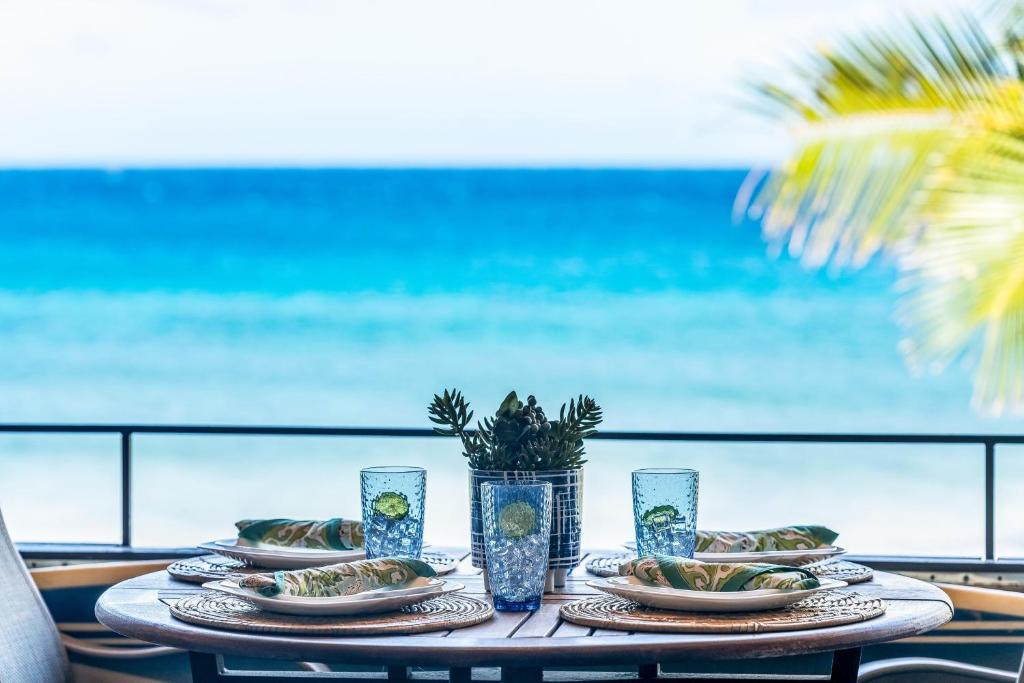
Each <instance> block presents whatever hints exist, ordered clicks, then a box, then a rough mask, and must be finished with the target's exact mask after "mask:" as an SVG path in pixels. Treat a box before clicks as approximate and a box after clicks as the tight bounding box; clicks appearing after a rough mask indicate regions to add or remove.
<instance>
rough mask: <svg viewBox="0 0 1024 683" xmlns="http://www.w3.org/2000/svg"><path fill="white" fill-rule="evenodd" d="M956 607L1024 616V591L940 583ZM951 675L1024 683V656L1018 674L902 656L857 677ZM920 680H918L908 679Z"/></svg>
mask: <svg viewBox="0 0 1024 683" xmlns="http://www.w3.org/2000/svg"><path fill="white" fill-rule="evenodd" d="M940 588H942V590H943V591H945V593H946V594H947V595H948V596H949V597H950V599H951V600H952V601H953V605H954V607H955V608H956V609H964V610H973V611H976V612H985V613H988V614H995V615H1000V616H1006V617H1024V594H1022V593H1011V592H1009V591H1003V590H994V589H990V588H976V587H974V586H954V585H951V584H940ZM923 673H934V674H947V675H955V676H962V677H964V678H971V679H974V680H978V681H1001V682H1002V683H1024V658H1022V660H1021V664H1020V667H1019V669H1018V670H1017V672H1016V673H1014V672H1012V671H1003V670H1001V669H993V668H991V667H987V666H978V665H975V664H965V663H963V662H955V661H952V660H949V659H938V658H933V657H898V658H895V659H883V660H880V661H877V662H870V663H868V664H864V665H862V666H861V668H860V674H859V675H858V677H857V680H858V681H859V682H866V681H873V680H876V679H878V678H881V677H883V676H891V675H897V674H923ZM904 680H917V679H904Z"/></svg>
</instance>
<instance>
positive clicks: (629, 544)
mask: <svg viewBox="0 0 1024 683" xmlns="http://www.w3.org/2000/svg"><path fill="white" fill-rule="evenodd" d="M622 546H623V547H624V548H627V549H629V550H632V551H633V552H636V542H635V541H626V542H625V543H623V544H622ZM845 553H846V550H844V549H843V548H840V547H838V546H834V545H830V546H828V547H825V548H811V549H809V550H765V551H760V552H734V553H694V554H693V559H695V560H700V561H701V562H767V563H769V564H783V565H786V566H790V567H798V566H800V565H804V564H808V563H810V562H820V561H822V560H827V559H829V558H832V557H838V556H839V555H843V554H845Z"/></svg>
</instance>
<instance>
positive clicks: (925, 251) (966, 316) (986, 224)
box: [899, 135, 1024, 414]
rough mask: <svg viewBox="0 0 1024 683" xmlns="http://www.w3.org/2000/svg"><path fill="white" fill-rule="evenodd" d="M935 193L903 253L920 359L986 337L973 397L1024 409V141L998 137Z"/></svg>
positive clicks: (911, 350) (943, 355)
mask: <svg viewBox="0 0 1024 683" xmlns="http://www.w3.org/2000/svg"><path fill="white" fill-rule="evenodd" d="M957 171H958V173H957V176H956V177H957V180H956V182H955V183H949V184H946V185H944V186H943V187H942V188H940V189H937V190H935V191H934V192H932V193H930V194H929V200H928V203H927V204H926V205H925V206H924V207H923V213H924V215H925V216H926V220H927V225H928V229H927V231H925V232H924V233H923V235H922V237H921V239H920V240H919V241H918V243H917V244H916V245H915V247H914V249H913V250H911V251H908V252H907V253H906V254H905V255H904V256H903V257H902V259H901V263H900V265H901V269H902V271H903V286H904V288H905V289H906V290H907V296H906V298H905V299H904V300H903V302H902V303H901V306H900V309H899V317H900V319H901V322H903V324H904V325H905V326H906V327H907V329H908V331H909V332H910V336H909V338H908V339H907V340H906V341H905V342H904V350H905V351H906V352H907V356H908V359H909V360H910V361H911V363H912V365H915V366H924V365H927V366H929V367H931V368H933V369H941V368H942V367H944V366H945V365H946V364H948V363H949V362H950V361H952V360H954V359H956V358H957V357H959V356H960V355H961V354H962V353H963V351H964V349H965V348H969V347H970V346H971V344H972V342H975V341H977V342H979V343H980V353H979V358H978V364H977V373H976V376H975V386H974V403H975V406H976V407H978V408H979V409H981V410H985V411H988V412H991V413H993V414H999V413H1001V412H1003V411H1004V410H1012V411H1015V412H1019V411H1020V410H1021V408H1022V407H1024V140H1022V139H1020V138H1017V137H1013V136H1009V135H1003V136H995V137H993V138H992V140H991V141H990V143H989V144H988V145H987V146H986V148H985V149H983V150H981V151H980V152H977V153H975V154H972V155H971V156H970V157H968V158H966V159H962V160H958V164H957Z"/></svg>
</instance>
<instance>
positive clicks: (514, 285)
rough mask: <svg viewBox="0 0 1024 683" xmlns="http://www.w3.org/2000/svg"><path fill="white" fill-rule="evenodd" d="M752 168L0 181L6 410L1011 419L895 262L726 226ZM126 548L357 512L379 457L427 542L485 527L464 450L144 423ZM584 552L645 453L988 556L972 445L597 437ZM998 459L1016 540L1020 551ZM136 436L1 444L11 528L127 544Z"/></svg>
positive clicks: (848, 524) (992, 423) (238, 417)
mask: <svg viewBox="0 0 1024 683" xmlns="http://www.w3.org/2000/svg"><path fill="white" fill-rule="evenodd" d="M743 177H744V172H743V171H739V170H736V171H727V170H722V171H708V170H366V169H324V170H319V169H317V170H299V169H287V170H278V169H265V170H263V169H259V170H256V169H253V170H216V169H210V170H192V169H181V170H125V171H103V170H62V171H6V172H0V351H2V356H0V358H2V360H0V420H3V421H6V422H146V423H170V422H183V423H203V424H207V423H230V424H291V425H377V426H403V427H423V426H427V425H428V424H429V423H428V422H427V419H426V406H427V404H428V403H429V401H430V399H431V397H432V394H433V393H434V392H436V391H439V390H441V389H443V388H444V387H459V388H461V389H462V390H463V391H464V392H465V393H466V395H467V396H468V398H469V399H470V400H471V401H472V402H473V405H474V407H475V408H476V409H477V411H478V414H484V413H488V412H492V411H493V410H494V409H495V408H496V407H497V404H498V403H499V402H500V400H501V399H502V397H504V395H505V394H506V393H507V392H508V391H509V390H511V389H515V390H517V391H518V392H519V393H520V394H521V395H523V396H525V395H527V394H531V393H532V394H535V395H536V396H537V397H538V399H539V400H540V402H541V404H542V405H544V406H545V407H546V408H547V410H548V412H549V413H551V412H557V408H558V406H559V405H560V404H561V403H562V402H563V401H565V400H568V399H569V398H570V397H572V396H575V395H577V394H579V393H587V394H590V395H592V396H594V397H595V398H597V399H598V400H599V402H600V403H601V405H602V406H603V407H604V410H605V416H606V421H605V427H607V428H608V429H653V430H736V431H749V430H792V431H883V432H888V431H899V432H943V433H946V432H968V431H969V432H977V431H983V432H1015V431H1020V427H1021V422H1020V420H1019V419H1016V420H1014V419H1001V420H993V419H989V418H984V417H981V416H978V415H976V414H974V413H973V412H972V411H971V409H970V390H971V387H970V381H971V377H970V367H969V363H964V364H959V365H957V366H954V367H951V368H949V369H948V370H947V371H946V372H945V373H943V374H941V375H927V376H914V375H912V374H911V373H910V372H909V371H908V370H907V368H906V366H905V365H904V363H903V359H902V358H901V356H900V353H899V350H898V343H899V340H900V338H901V331H900V329H899V327H898V326H897V324H896V323H895V322H894V320H893V310H894V303H895V301H896V299H897V292H896V291H895V281H896V276H895V272H894V270H893V268H892V267H891V265H889V264H886V263H884V262H882V263H877V264H874V265H872V266H871V267H869V268H867V269H865V270H862V271H857V272H850V273H843V274H839V275H830V274H828V273H822V272H809V271H807V270H805V269H803V268H802V267H801V266H800V265H799V264H798V263H797V262H795V261H794V260H793V259H792V258H789V257H788V256H786V255H785V254H783V255H782V256H774V255H772V254H771V253H770V251H771V250H770V249H769V247H767V246H766V245H765V244H764V243H763V242H762V241H761V239H760V236H759V232H758V229H757V226H756V225H754V224H752V223H740V224H736V223H734V222H733V220H732V217H731V211H732V202H733V198H734V196H735V193H736V190H737V188H738V186H739V184H740V183H741V181H742V179H743ZM135 452H136V461H135V472H134V482H133V483H134V485H135V490H136V493H135V506H134V510H133V514H134V520H135V540H136V543H138V544H147V545H163V546H166V545H175V544H183V545H191V544H194V543H197V542H200V541H204V540H209V539H211V538H218V537H225V536H229V535H231V534H232V533H233V526H232V522H233V521H234V520H235V519H237V518H240V517H245V516H296V517H301V516H334V515H357V514H358V477H357V472H358V470H359V468H360V467H362V466H366V465H368V464H419V465H425V466H426V467H427V468H428V471H429V474H428V518H427V531H426V536H427V541H428V542H429V543H434V544H441V545H444V544H449V545H450V544H465V543H466V539H467V538H468V531H467V529H468V520H467V513H466V505H467V503H466V488H467V484H466V473H465V463H464V462H463V461H462V458H461V457H460V450H459V447H458V444H457V443H456V442H455V441H451V440H440V439H433V440H430V439H424V440H391V441H385V440H373V439H322V438H316V439H314V438H301V439H286V438H278V439H262V438H231V437H158V436H140V437H137V438H136V443H135ZM589 453H590V462H589V463H588V465H587V474H586V497H585V510H586V511H585V515H586V522H585V524H586V527H585V534H586V539H585V540H586V542H587V544H589V545H592V546H594V545H599V546H604V547H613V546H615V545H617V544H618V543H619V542H620V541H622V540H625V539H627V538H628V537H629V535H630V533H631V519H630V512H629V471H630V470H632V469H634V468H636V467H640V466H645V465H665V466H670V465H676V466H689V467H696V468H697V469H699V470H700V471H701V477H702V480H701V491H700V512H699V515H700V519H699V523H700V525H701V526H702V527H706V528H708V527H720V528H750V527H756V526H766V525H775V524H785V523H799V522H803V523H808V522H814V523H825V524H830V525H832V526H833V527H834V528H836V529H837V530H839V531H840V532H841V534H842V535H841V536H840V543H841V544H843V545H844V546H846V547H848V548H850V549H851V550H854V551H857V552H865V553H869V552H870V553H874V552H894V553H908V554H914V553H919V554H945V555H957V554H965V555H974V554H978V553H980V552H981V546H982V536H981V529H982V525H983V519H984V518H983V510H982V481H983V468H982V460H981V454H980V452H979V451H978V450H977V449H973V448H969V447H963V446H944V447H920V446H900V447H896V446H842V447H839V446H810V445H808V446H768V445H743V446H728V445H715V444H703V445H696V444H690V445H665V444H662V445H641V444H631V443H611V442H600V443H598V442H595V443H593V444H592V445H591V446H590V448H589ZM1013 454H1014V450H1013V449H1011V448H1006V449H1002V450H1000V458H999V480H998V481H999V487H1000V488H999V491H1001V492H1002V491H1005V492H1006V495H1000V497H999V499H998V501H999V520H998V521H999V526H998V533H999V544H1000V551H1001V552H1002V553H1003V554H1011V555H1012V554H1021V553H1024V533H1022V532H1024V516H1022V515H1021V514H1020V512H1021V510H1020V509H1019V508H1020V507H1021V506H1016V503H1015V500H1014V497H1013V496H1011V495H1010V492H1012V491H1013V490H1014V487H1015V486H1016V485H1017V483H1018V482H1021V481H1022V478H1024V466H1019V465H1017V464H1016V461H1017V460H1019V458H1014V457H1012V456H1013ZM117 456H118V449H117V442H116V439H114V438H111V437H105V436H87V437H81V436H78V437H65V436H35V435H20V436H16V437H4V438H0V508H2V509H3V511H4V513H5V516H6V517H7V520H8V524H9V526H10V527H11V529H12V533H13V534H14V536H15V537H16V538H18V539H19V540H23V541H76V542H114V541H116V540H117V539H118V533H119V527H118V520H119V516H118V491H119V488H118V487H119V484H118V481H117V471H118V470H117V463H118V460H117Z"/></svg>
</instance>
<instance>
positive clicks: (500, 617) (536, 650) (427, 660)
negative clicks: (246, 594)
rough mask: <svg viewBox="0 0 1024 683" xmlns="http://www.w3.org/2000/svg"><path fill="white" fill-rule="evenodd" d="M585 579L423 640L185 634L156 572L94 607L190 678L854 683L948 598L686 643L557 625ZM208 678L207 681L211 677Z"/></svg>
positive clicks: (893, 596)
mask: <svg viewBox="0 0 1024 683" xmlns="http://www.w3.org/2000/svg"><path fill="white" fill-rule="evenodd" d="M444 550H446V551H447V552H452V553H453V554H458V555H460V556H462V558H463V559H462V562H461V564H460V567H459V570H458V571H457V572H455V573H454V574H451V575H449V576H447V577H445V578H451V579H454V580H457V581H459V582H461V583H465V584H466V591H465V594H469V595H473V596H475V597H479V598H481V599H484V600H486V599H487V595H486V593H485V592H484V586H483V580H482V577H481V576H480V570H478V569H475V568H473V567H472V566H471V565H470V563H469V560H468V558H467V557H465V551H453V550H451V549H444ZM593 578H595V577H593V576H591V575H590V574H588V573H587V571H586V569H585V563H584V564H581V565H580V567H579V568H577V569H576V570H575V571H574V572H573V573H572V574H570V576H569V579H568V581H567V583H566V586H565V587H564V588H561V589H557V590H556V592H555V593H553V594H548V595H545V597H544V602H543V604H542V606H541V608H540V610H539V611H537V612H533V613H530V612H499V613H497V614H495V616H494V618H493V619H491V620H490V621H487V622H485V623H483V624H479V625H477V626H472V627H469V628H464V629H457V630H453V631H439V632H435V633H429V634H423V635H400V636H386V637H380V636H367V637H344V638H342V637H331V636H283V635H263V634H256V633H241V632H235V631H227V630H215V629H210V628H204V627H201V626H193V625H191V624H187V623H184V622H182V621H179V620H177V619H175V618H174V617H172V616H171V614H170V611H169V609H168V604H170V603H172V602H173V601H175V600H177V599H178V598H181V597H185V596H189V595H193V594H195V593H197V592H200V591H202V590H203V588H202V587H201V586H198V585H196V584H190V583H184V582H181V581H178V580H176V579H173V578H171V577H170V576H169V575H168V574H167V573H166V572H156V573H153V574H147V575H145V576H141V577H138V578H135V579H131V580H128V581H125V582H122V583H120V584H118V585H116V586H114V587H113V588H111V589H109V590H108V591H106V592H105V593H104V594H103V596H102V597H101V598H100V600H99V602H98V604H97V606H96V616H97V618H98V619H99V621H100V622H101V623H103V624H105V625H106V626H108V627H110V628H111V629H113V630H114V631H117V632H118V633H121V634H123V635H125V636H129V637H133V638H138V639H140V640H144V641H148V642H151V643H156V644H160V645H169V646H172V647H178V648H182V649H185V650H189V651H191V652H193V653H205V656H204V655H196V656H194V657H193V666H194V669H195V668H197V667H198V668H201V669H202V668H209V667H210V666H211V665H210V663H209V662H210V661H212V657H209V655H215V654H216V655H234V656H243V657H260V658H272V659H284V660H291V661H316V662H344V663H346V664H375V665H384V666H387V667H389V669H388V671H389V673H390V674H391V678H392V679H394V678H396V677H397V678H403V677H405V675H406V669H405V667H409V666H434V667H445V668H449V667H450V668H451V669H452V671H451V678H452V680H468V679H469V677H470V675H471V674H470V671H469V667H502V668H503V676H504V678H506V679H510V680H511V679H517V678H518V679H523V680H530V679H533V680H537V679H539V677H540V672H541V671H542V669H543V668H544V667H566V666H571V667H584V666H605V665H629V666H635V667H639V675H640V677H641V678H649V677H653V676H656V675H657V665H658V664H659V663H662V664H664V663H670V662H671V663H675V662H685V661H694V660H709V659H746V658H759V657H780V656H787V655H801V654H808V653H817V652H836V653H837V655H836V657H835V660H834V673H833V678H832V680H834V681H839V680H855V679H852V678H849V676H850V673H849V672H850V670H851V669H852V671H853V675H855V672H856V662H857V661H859V656H860V655H859V649H860V648H861V647H863V646H865V645H872V644H876V643H882V642H888V641H892V640H897V639H899V638H904V637H908V636H912V635H917V634H921V633H925V632H927V631H930V630H932V629H935V628H937V627H939V626H941V625H942V624H944V623H946V622H947V621H949V620H950V618H951V617H952V613H953V608H952V605H951V603H950V601H949V599H948V598H947V597H946V595H945V594H944V593H943V592H942V591H941V590H939V589H938V588H937V587H935V586H933V585H931V584H928V583H925V582H923V581H918V580H916V579H911V578H907V577H903V576H899V575H895V574H888V573H885V572H876V573H875V578H874V580H872V581H870V582H868V583H862V584H858V585H856V586H852V587H850V588H849V589H848V590H855V591H856V592H857V593H859V594H861V595H863V596H866V597H878V598H883V599H884V600H885V601H886V603H887V605H888V608H887V610H886V613H885V615H883V616H881V617H879V618H877V619H872V620H869V621H865V622H860V623H855V624H849V625H846V626H836V627H829V628H823V629H815V630H809V631H792V632H783V633H755V634H728V635H718V634H715V635H712V634H706V635H705V634H695V635H688V634H659V633H630V632H627V631H614V630H605V629H592V628H587V627H583V626H578V625H576V624H572V623H568V622H565V621H563V620H562V619H561V618H560V616H559V608H560V607H561V606H562V605H563V604H565V603H566V602H568V601H571V600H576V599H579V598H581V597H585V596H588V595H594V594H596V593H597V591H595V590H594V589H592V588H590V587H588V586H587V585H586V581H588V580H590V579H593ZM841 670H842V671H841ZM844 671H845V673H844ZM195 675H196V680H207V679H206V678H203V676H202V675H201V674H200V673H199V672H197V673H196V674H195ZM215 675H216V672H215V671H214V672H212V673H211V675H210V678H211V679H215ZM232 680H238V679H235V678H232ZM261 680H266V679H261Z"/></svg>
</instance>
